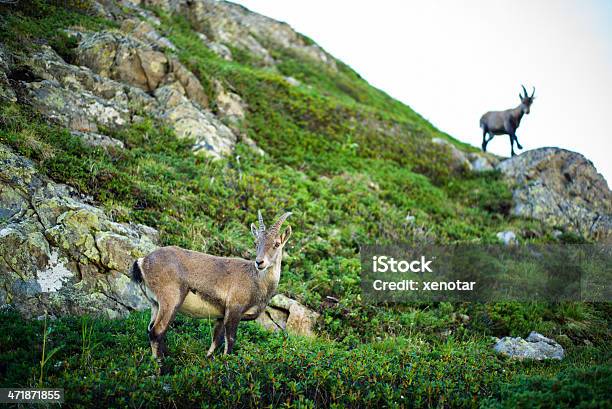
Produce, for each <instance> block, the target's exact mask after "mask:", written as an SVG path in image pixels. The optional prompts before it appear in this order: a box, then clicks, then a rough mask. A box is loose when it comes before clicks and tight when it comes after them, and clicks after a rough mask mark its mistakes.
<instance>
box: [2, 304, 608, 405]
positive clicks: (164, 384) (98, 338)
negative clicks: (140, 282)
mask: <svg viewBox="0 0 612 409" xmlns="http://www.w3.org/2000/svg"><path fill="white" fill-rule="evenodd" d="M147 322H148V315H147V314H146V313H135V314H132V315H131V316H130V317H129V318H128V319H126V320H104V319H95V320H92V321H91V324H87V325H91V327H90V328H91V330H85V332H84V330H83V325H84V324H83V321H82V319H81V318H78V317H66V318H62V319H58V320H55V321H49V323H48V325H49V330H48V332H49V334H50V335H49V336H48V339H47V342H48V343H49V344H50V346H51V347H55V348H58V347H61V349H59V350H58V352H57V353H56V354H55V355H54V357H53V360H52V362H53V363H52V365H48V366H47V367H46V369H45V382H46V384H47V385H53V386H54V387H63V388H65V389H66V401H67V402H70V407H91V406H95V405H96V404H97V403H99V402H105V405H106V406H109V407H117V406H129V407H149V406H156V407H158V406H161V407H173V406H175V405H176V406H178V407H208V406H220V407H262V406H269V405H270V406H273V407H277V406H285V407H314V406H315V405H318V406H330V407H372V406H377V405H382V406H390V407H406V406H412V407H428V406H436V407H437V406H452V407H457V406H463V407H474V406H477V405H478V404H479V403H480V402H481V401H482V400H483V399H484V398H486V401H485V402H484V403H486V404H487V405H488V406H489V407H514V405H516V404H519V405H521V407H576V405H580V404H582V405H584V407H606V406H609V404H610V396H609V383H610V379H611V373H610V367H609V359H610V352H609V351H607V352H604V351H602V350H600V349H597V348H594V347H588V346H582V347H576V348H574V349H572V350H571V351H570V354H569V356H568V357H567V358H566V359H565V360H564V361H563V362H561V363H559V362H551V363H517V362H512V361H508V360H506V359H501V358H499V357H498V356H496V355H495V354H494V353H493V352H492V350H491V348H490V342H489V341H487V340H486V339H485V338H480V337H476V336H465V337H454V336H451V337H448V338H446V339H438V338H436V337H431V336H427V335H423V334H421V333H420V332H419V329H420V324H417V326H416V328H415V331H414V332H413V333H412V334H409V333H406V334H405V335H402V336H397V337H394V338H385V339H382V340H379V341H373V342H368V343H363V344H359V345H357V346H355V347H347V346H346V345H343V344H341V343H337V342H333V341H329V340H324V339H321V340H308V339H304V338H299V337H286V336H284V335H283V334H280V333H269V332H266V331H264V330H262V329H261V328H260V327H258V326H257V325H255V324H253V323H245V324H243V325H242V326H241V328H240V331H239V334H240V342H239V343H238V344H237V347H236V348H237V349H236V354H235V355H232V356H227V357H225V356H217V357H215V359H214V360H207V359H206V358H204V351H206V349H207V348H208V342H209V339H210V335H211V326H210V323H208V322H206V321H199V320H193V319H189V318H185V317H182V316H179V317H178V319H177V321H176V323H175V324H174V326H173V327H174V328H173V330H172V331H171V332H170V333H169V336H168V338H169V339H168V341H169V348H170V350H171V351H173V352H174V355H173V356H172V357H171V358H169V359H168V361H169V366H170V368H171V369H170V374H168V375H162V376H157V375H156V373H157V364H156V363H155V361H154V360H153V359H152V358H151V355H150V351H149V349H148V346H147V337H146V334H145V333H144V330H143V329H144V328H145V327H146V325H147ZM0 323H1V324H0V329H1V331H0V361H1V362H3V363H5V364H4V367H3V368H2V375H3V381H2V384H3V385H20V386H27V385H32V384H33V382H35V379H36V378H37V377H38V370H39V369H38V368H37V367H36V365H35V363H36V361H37V359H38V358H39V356H40V354H41V353H42V351H41V343H42V336H43V335H42V333H43V329H44V322H41V321H25V320H23V319H21V318H20V317H18V316H16V315H14V314H6V313H3V314H2V315H1V316H0ZM88 331H89V332H88ZM84 343H86V344H89V345H94V347H93V348H82V345H83V344H84ZM50 346H47V348H49V347H50ZM598 362H599V363H602V362H605V363H608V365H597V366H593V365H594V364H596V363H598ZM553 396H554V397H555V398H553Z"/></svg>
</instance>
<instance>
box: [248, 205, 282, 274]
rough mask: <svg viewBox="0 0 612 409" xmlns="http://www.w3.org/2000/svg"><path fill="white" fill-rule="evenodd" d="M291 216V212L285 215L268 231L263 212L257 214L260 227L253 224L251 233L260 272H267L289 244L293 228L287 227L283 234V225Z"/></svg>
mask: <svg viewBox="0 0 612 409" xmlns="http://www.w3.org/2000/svg"><path fill="white" fill-rule="evenodd" d="M289 216H291V212H288V213H285V214H283V215H282V216H281V217H279V218H278V220H277V221H276V223H274V225H273V226H272V227H270V228H269V229H267V230H266V225H265V224H264V221H263V217H262V216H261V211H259V212H257V218H258V219H259V226H255V223H251V233H252V234H253V236H254V237H255V246H256V251H257V255H256V257H255V267H257V270H258V271H260V272H262V271H265V270H266V269H267V268H268V267H270V266H271V265H272V264H274V262H275V261H276V259H277V257H278V256H279V254H281V251H282V249H283V247H284V246H285V244H286V243H287V240H289V236H291V226H289V227H287V229H286V230H285V231H284V232H283V233H282V234H281V225H282V224H283V222H284V221H285V220H287V217H289Z"/></svg>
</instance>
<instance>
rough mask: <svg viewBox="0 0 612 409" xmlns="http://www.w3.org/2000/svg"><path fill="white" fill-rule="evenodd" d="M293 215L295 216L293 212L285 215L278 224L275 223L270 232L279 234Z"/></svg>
mask: <svg viewBox="0 0 612 409" xmlns="http://www.w3.org/2000/svg"><path fill="white" fill-rule="evenodd" d="M292 214H293V213H292V212H287V213H285V214H283V215H282V216H281V217H279V218H278V220H277V221H276V223H274V225H273V226H272V227H271V228H270V231H271V232H273V233H274V234H277V233H278V232H279V230H280V227H281V225H282V224H283V222H284V221H285V220H287V217H289V216H291V215H292Z"/></svg>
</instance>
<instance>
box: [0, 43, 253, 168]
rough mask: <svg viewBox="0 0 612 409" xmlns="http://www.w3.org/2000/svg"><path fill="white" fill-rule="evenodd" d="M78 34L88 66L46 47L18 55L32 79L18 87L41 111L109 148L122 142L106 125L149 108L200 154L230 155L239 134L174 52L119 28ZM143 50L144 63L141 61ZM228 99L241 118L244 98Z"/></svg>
mask: <svg viewBox="0 0 612 409" xmlns="http://www.w3.org/2000/svg"><path fill="white" fill-rule="evenodd" d="M79 36H80V38H81V43H80V46H79V48H77V51H76V58H77V61H79V62H80V63H81V64H83V65H84V66H76V65H72V64H68V63H66V62H65V61H64V60H63V59H62V58H61V57H60V56H59V55H58V54H57V53H56V52H55V51H54V50H53V49H51V48H50V47H48V46H41V47H40V49H39V50H37V51H35V52H34V53H32V54H31V55H29V56H27V57H24V58H22V59H21V60H20V61H19V65H20V67H21V68H22V69H27V70H29V71H30V75H31V77H32V78H33V79H32V80H30V81H21V85H20V86H21V87H22V88H23V89H24V95H25V97H26V98H27V99H28V101H29V102H30V104H31V105H32V106H33V107H34V108H35V109H36V110H38V111H39V112H41V113H42V114H43V115H45V116H47V117H49V118H51V119H53V120H55V121H56V122H58V123H60V124H62V125H64V126H65V127H67V128H68V129H70V130H71V131H73V133H74V134H75V135H79V136H81V137H82V139H83V141H84V142H85V143H87V144H89V145H95V146H102V147H105V148H107V147H115V148H117V147H121V145H122V143H121V142H120V141H117V140H115V139H112V138H109V137H106V136H105V135H102V134H101V130H102V129H109V130H118V129H121V128H124V127H127V126H129V125H130V124H132V123H133V122H135V121H137V120H139V119H140V118H141V116H140V115H141V113H143V112H148V113H149V114H154V115H156V117H157V119H161V120H163V121H164V122H166V124H167V125H168V126H169V127H171V128H173V129H174V131H175V132H176V135H177V136H178V137H179V138H193V139H194V151H195V152H196V153H204V154H206V155H208V156H211V157H212V158H215V159H218V158H221V157H223V156H227V155H229V154H231V152H232V151H233V148H234V146H235V144H236V142H237V140H238V138H237V137H236V135H235V134H234V132H233V131H232V130H231V129H230V128H228V127H227V126H225V125H224V124H223V123H222V122H221V121H220V120H219V119H218V118H217V117H215V115H214V114H213V113H212V112H211V111H209V110H208V109H207V108H206V107H207V106H208V97H207V95H206V92H205V91H204V89H203V87H202V85H201V83H200V81H199V80H198V79H197V77H196V76H195V75H194V74H193V73H192V72H191V71H189V70H188V69H187V68H186V67H185V66H184V65H183V64H181V63H180V62H179V61H178V60H177V59H175V58H167V57H166V56H165V54H163V53H161V52H158V51H155V50H153V49H152V48H150V46H148V45H146V44H144V43H142V42H140V41H138V40H135V39H133V38H131V37H127V36H125V35H123V34H119V33H111V32H101V33H80V34H79ZM147 47H148V48H147ZM145 52H146V53H149V52H150V53H153V54H151V55H149V54H147V55H145V54H143V53H145ZM141 57H142V58H146V59H147V62H146V63H142V64H141V62H142V61H141V60H140V58H141ZM0 68H2V67H0ZM5 70H6V71H8V67H6V68H5ZM0 72H2V73H3V74H4V73H5V71H4V70H0ZM0 79H1V78H0ZM226 99H227V100H228V101H229V102H228V103H227V104H223V107H224V109H225V108H226V107H227V109H226V112H227V115H228V117H231V118H242V116H243V115H244V112H243V111H239V109H242V105H236V104H238V101H240V102H241V100H240V99H239V97H238V96H237V95H232V96H229V97H227V98H226ZM224 101H225V100H224ZM231 118H230V119H231Z"/></svg>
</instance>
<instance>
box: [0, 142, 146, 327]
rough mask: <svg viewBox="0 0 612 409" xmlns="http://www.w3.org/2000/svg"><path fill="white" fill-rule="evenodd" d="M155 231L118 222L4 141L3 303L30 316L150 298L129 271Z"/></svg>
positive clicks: (0, 176)
mask: <svg viewBox="0 0 612 409" xmlns="http://www.w3.org/2000/svg"><path fill="white" fill-rule="evenodd" d="M156 241H157V234H156V232H155V231H154V230H153V229H151V228H147V227H145V226H139V225H127V224H123V223H116V222H114V221H112V219H111V218H110V217H109V216H107V215H106V213H105V212H104V211H103V210H102V209H99V208H97V207H95V206H92V205H91V204H88V203H86V202H85V200H84V199H82V198H81V197H80V196H79V195H78V194H77V193H76V192H75V191H74V190H73V189H71V188H70V187H68V186H66V185H62V184H58V183H54V182H53V181H51V180H49V179H47V178H46V177H44V176H41V175H40V174H38V173H37V171H36V169H35V167H34V164H33V163H32V162H30V161H28V160H26V159H24V158H22V157H20V156H19V155H17V154H15V153H14V152H12V151H11V150H10V149H9V148H7V147H5V146H4V145H1V144H0V304H1V305H6V304H9V305H11V306H13V307H14V308H16V309H17V310H18V311H20V312H21V313H22V314H24V315H26V316H38V315H41V314H44V313H45V311H47V312H48V313H50V314H55V315H62V314H86V313H87V314H102V315H106V316H109V317H118V316H125V315H126V314H128V313H129V311H131V310H140V309H146V308H148V307H149V304H148V302H147V301H146V299H145V298H144V297H143V296H142V294H141V291H140V289H139V288H138V286H137V285H135V284H134V283H133V282H132V281H131V280H130V279H129V277H128V269H129V266H130V264H131V262H133V260H134V259H136V258H138V257H141V256H143V255H145V254H147V253H149V252H150V251H152V250H154V249H155V248H156V247H157V246H156Z"/></svg>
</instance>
